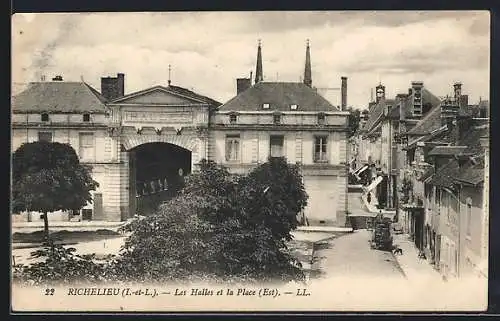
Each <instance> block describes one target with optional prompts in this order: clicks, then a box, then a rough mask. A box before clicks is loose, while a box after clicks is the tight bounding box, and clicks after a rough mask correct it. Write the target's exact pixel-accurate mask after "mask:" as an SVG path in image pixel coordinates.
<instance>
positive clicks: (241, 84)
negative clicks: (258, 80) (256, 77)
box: [236, 78, 252, 95]
mask: <svg viewBox="0 0 500 321" xmlns="http://www.w3.org/2000/svg"><path fill="white" fill-rule="evenodd" d="M250 87H252V78H238V79H236V95H239V94H241V93H242V92H244V91H245V90H247V89H248V88H250Z"/></svg>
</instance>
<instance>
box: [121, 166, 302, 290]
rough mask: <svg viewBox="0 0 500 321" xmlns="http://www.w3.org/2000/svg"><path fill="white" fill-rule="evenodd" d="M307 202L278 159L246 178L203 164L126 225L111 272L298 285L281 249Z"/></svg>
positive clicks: (298, 276) (296, 176) (293, 264)
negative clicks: (152, 209)
mask: <svg viewBox="0 0 500 321" xmlns="http://www.w3.org/2000/svg"><path fill="white" fill-rule="evenodd" d="M294 198H297V199H296V200H294ZM306 198H307V195H306V194H305V191H304V190H303V186H302V180H301V177H300V173H299V172H298V168H296V167H294V166H289V165H288V164H286V161H285V160H284V159H271V160H270V161H269V162H268V163H266V164H263V165H261V166H259V167H258V168H257V169H255V170H254V171H252V172H251V173H250V174H249V175H246V176H237V175H231V174H230V173H229V172H228V171H227V169H225V168H223V167H221V166H218V165H216V164H215V163H213V162H207V161H202V162H201V168H200V171H199V172H196V173H193V174H191V175H190V176H189V177H188V178H187V180H186V185H185V188H184V189H183V190H182V192H181V193H180V195H179V196H178V197H177V198H175V199H172V200H170V201H169V202H167V203H165V204H163V205H162V206H161V207H160V210H159V212H158V213H157V214H156V215H152V216H149V217H145V218H142V219H140V220H136V221H134V222H132V223H131V224H129V225H127V226H126V228H125V229H126V230H128V231H129V232H132V233H131V235H130V237H129V238H128V239H127V240H126V243H125V246H124V249H123V251H122V253H121V254H120V256H119V257H117V258H116V260H115V262H114V271H115V272H113V273H116V274H117V275H120V274H121V276H118V278H121V279H123V278H130V280H135V281H137V280H141V281H147V282H151V281H160V280H168V281H174V280H177V281H182V280H188V281H192V280H193V278H194V279H206V278H209V279H210V280H212V281H213V280H221V281H224V282H227V281H237V282H239V281H245V282H248V281H277V280H281V281H289V280H302V279H303V278H304V274H303V272H302V271H301V269H300V263H299V262H298V261H296V260H295V259H294V258H293V257H292V256H291V255H290V253H289V252H288V249H287V247H286V243H285V242H286V241H287V240H290V239H291V235H290V231H291V230H292V229H294V228H295V227H296V226H297V221H296V215H297V213H298V212H299V211H300V210H301V209H302V208H303V207H304V206H305V204H306ZM291 199H292V200H291Z"/></svg>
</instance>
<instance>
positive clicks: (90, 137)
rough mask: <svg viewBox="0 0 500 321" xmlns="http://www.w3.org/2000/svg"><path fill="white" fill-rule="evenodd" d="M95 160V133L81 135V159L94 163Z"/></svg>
mask: <svg viewBox="0 0 500 321" xmlns="http://www.w3.org/2000/svg"><path fill="white" fill-rule="evenodd" d="M94 158H95V145H94V134H93V133H80V159H82V160H85V161H93V160H94Z"/></svg>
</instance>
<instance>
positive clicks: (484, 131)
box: [458, 126, 489, 154]
mask: <svg viewBox="0 0 500 321" xmlns="http://www.w3.org/2000/svg"><path fill="white" fill-rule="evenodd" d="M484 136H489V127H487V126H482V127H472V128H470V129H469V130H468V131H467V132H465V133H464V135H463V136H462V139H461V140H460V141H459V142H458V144H459V145H462V146H467V149H466V152H467V153H470V154H481V153H482V152H483V147H481V140H480V139H481V137H484Z"/></svg>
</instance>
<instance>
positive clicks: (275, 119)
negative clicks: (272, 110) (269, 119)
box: [273, 115, 281, 124]
mask: <svg viewBox="0 0 500 321" xmlns="http://www.w3.org/2000/svg"><path fill="white" fill-rule="evenodd" d="M273 121H274V123H275V124H279V123H281V115H273Z"/></svg>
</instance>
